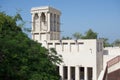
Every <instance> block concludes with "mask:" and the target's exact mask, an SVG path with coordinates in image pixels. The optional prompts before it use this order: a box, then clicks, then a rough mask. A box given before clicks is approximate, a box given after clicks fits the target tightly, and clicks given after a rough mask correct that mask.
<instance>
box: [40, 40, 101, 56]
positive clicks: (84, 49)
mask: <svg viewBox="0 0 120 80" xmlns="http://www.w3.org/2000/svg"><path fill="white" fill-rule="evenodd" d="M42 44H43V46H45V47H46V48H48V49H49V48H55V49H56V51H57V52H59V53H81V54H82V53H84V54H86V53H89V54H92V53H97V52H99V51H101V50H102V48H103V47H102V41H101V40H96V39H85V40H51V41H44V42H42Z"/></svg>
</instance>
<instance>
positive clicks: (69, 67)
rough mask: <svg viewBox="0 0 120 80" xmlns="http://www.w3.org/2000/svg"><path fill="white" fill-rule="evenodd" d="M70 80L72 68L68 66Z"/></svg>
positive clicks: (69, 79) (69, 78)
mask: <svg viewBox="0 0 120 80" xmlns="http://www.w3.org/2000/svg"><path fill="white" fill-rule="evenodd" d="M68 80H71V69H70V66H68Z"/></svg>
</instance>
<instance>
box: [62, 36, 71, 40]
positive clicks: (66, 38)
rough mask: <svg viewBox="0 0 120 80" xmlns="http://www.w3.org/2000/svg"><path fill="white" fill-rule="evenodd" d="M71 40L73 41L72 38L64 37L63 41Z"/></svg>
mask: <svg viewBox="0 0 120 80" xmlns="http://www.w3.org/2000/svg"><path fill="white" fill-rule="evenodd" d="M71 39H72V38H71V37H69V36H67V37H65V36H63V37H62V40H71Z"/></svg>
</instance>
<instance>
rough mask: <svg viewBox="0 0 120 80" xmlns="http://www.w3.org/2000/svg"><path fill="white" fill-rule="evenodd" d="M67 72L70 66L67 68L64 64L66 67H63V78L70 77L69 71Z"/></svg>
mask: <svg viewBox="0 0 120 80" xmlns="http://www.w3.org/2000/svg"><path fill="white" fill-rule="evenodd" d="M67 72H68V68H67V66H64V67H63V75H64V77H63V78H64V79H67V78H68V73H67Z"/></svg>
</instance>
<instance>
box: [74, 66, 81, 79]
mask: <svg viewBox="0 0 120 80" xmlns="http://www.w3.org/2000/svg"><path fill="white" fill-rule="evenodd" d="M79 76H80V75H79V66H76V67H75V80H80V78H79Z"/></svg>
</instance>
